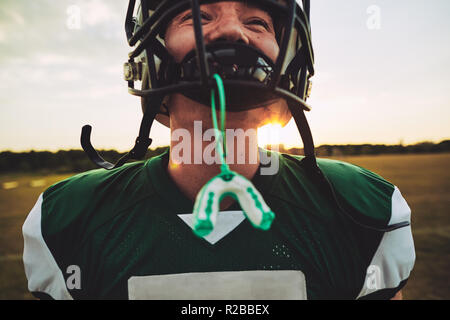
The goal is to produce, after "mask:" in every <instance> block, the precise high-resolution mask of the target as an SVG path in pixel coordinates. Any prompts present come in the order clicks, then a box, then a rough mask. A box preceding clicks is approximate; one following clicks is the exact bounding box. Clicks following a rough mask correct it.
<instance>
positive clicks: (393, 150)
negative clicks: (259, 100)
mask: <svg viewBox="0 0 450 320" xmlns="http://www.w3.org/2000/svg"><path fill="white" fill-rule="evenodd" d="M274 147H275V146H270V145H269V146H266V148H267V149H275V148H274ZM277 147H278V149H276V150H278V151H280V152H283V153H289V154H295V155H302V154H303V149H302V148H290V149H287V148H285V146H284V145H282V144H280V145H278V146H277ZM166 149H167V147H160V148H156V149H151V150H148V151H147V154H146V157H145V159H149V158H151V157H154V156H157V155H159V154H161V153H163V152H164V151H165V150H166ZM440 152H450V140H444V141H442V142H440V143H432V142H421V143H417V144H413V145H407V146H404V145H402V144H399V145H383V144H382V145H373V144H361V145H321V146H319V147H316V154H317V156H318V157H333V156H354V155H378V154H411V153H440ZM99 154H100V155H101V156H102V157H104V158H105V159H106V160H108V161H110V162H112V163H115V162H116V161H117V160H118V159H119V158H120V157H122V156H123V155H125V153H120V152H117V151H115V150H103V151H99ZM96 168H97V167H96V166H95V165H94V164H93V163H92V162H91V161H90V160H89V158H88V157H87V155H86V154H85V153H84V151H83V150H60V151H58V152H50V151H29V152H11V151H4V152H1V153H0V173H10V172H39V173H43V174H45V173H72V172H74V173H76V172H84V171H88V170H91V169H96Z"/></svg>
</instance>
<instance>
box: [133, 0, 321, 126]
mask: <svg viewBox="0 0 450 320" xmlns="http://www.w3.org/2000/svg"><path fill="white" fill-rule="evenodd" d="M194 2H197V3H198V2H200V3H199V4H200V5H202V4H207V3H213V2H218V1H190V0H181V1H171V0H162V1H151V0H150V1H149V0H142V1H140V5H139V8H138V10H137V17H136V18H133V17H132V15H131V13H132V12H133V11H134V6H135V1H133V0H131V1H130V7H129V11H128V14H127V21H126V29H127V35H128V41H129V44H130V45H131V46H134V51H133V52H131V53H130V59H129V61H128V62H127V63H126V66H127V68H126V69H141V70H142V72H141V73H139V72H136V74H137V76H136V77H134V78H133V77H130V76H129V75H128V77H126V80H127V81H128V83H129V92H130V93H131V94H134V95H138V96H140V97H142V108H143V111H144V112H145V111H146V110H147V109H149V108H153V109H154V108H156V109H158V112H159V113H164V111H163V108H162V105H163V104H164V98H165V97H167V96H168V95H170V94H172V93H181V94H183V95H185V96H186V97H188V98H190V99H193V100H195V101H197V102H200V103H201V104H204V105H208V104H209V99H210V98H209V95H210V88H211V87H212V86H213V82H212V81H211V78H212V74H214V73H218V74H219V75H220V76H221V77H222V78H223V80H224V84H225V89H226V90H225V91H226V94H227V97H226V98H227V99H226V100H227V111H231V112H233V111H242V110H248V109H252V108H257V107H259V106H261V105H264V104H267V103H268V102H269V101H274V100H276V99H280V98H284V99H286V100H287V101H288V103H289V102H290V103H291V104H296V105H297V107H300V108H302V109H305V110H309V109H310V108H309V106H308V105H307V104H306V102H305V100H306V98H307V96H306V93H307V87H308V85H307V83H308V81H309V77H310V76H312V75H313V73H314V69H313V51H312V45H311V40H310V27H309V19H308V17H307V14H306V13H305V12H304V11H303V9H304V8H302V7H304V6H305V2H308V3H309V1H303V4H302V7H301V6H300V5H298V4H297V3H296V1H295V0H294V1H293V0H289V1H276V0H258V1H249V0H247V1H244V2H246V3H249V4H253V5H255V6H257V7H261V8H262V9H263V10H265V11H266V12H271V15H272V17H275V18H274V19H275V20H276V21H275V25H276V31H277V34H276V37H277V40H278V45H279V47H280V51H279V54H278V59H277V61H271V60H270V59H268V58H267V56H266V55H265V54H264V53H263V52H262V51H261V50H258V49H257V48H254V47H252V46H249V45H246V44H242V43H239V42H234V43H233V42H229V41H228V42H223V43H205V41H204V39H203V33H202V31H201V30H200V31H199V30H196V31H195V37H196V47H195V50H194V51H192V52H190V53H188V54H187V55H186V56H185V59H183V61H181V62H180V63H177V62H175V60H174V58H173V57H172V56H171V55H170V54H169V52H168V50H167V48H166V47H165V42H164V40H163V36H164V31H165V28H166V26H167V25H168V23H169V22H170V21H171V20H172V19H173V18H174V17H175V16H176V15H178V14H180V13H181V12H183V11H186V10H192V11H193V16H194V17H193V19H194V28H195V19H196V17H195V12H194V10H195V8H194V7H193V3H194ZM197 5H198V4H197ZM308 7H309V4H308ZM197 9H198V8H197ZM308 10H309V9H308ZM197 18H198V20H200V19H201V18H200V17H199V14H198V17H197ZM199 24H200V29H201V28H202V27H201V23H199ZM130 79H132V80H140V82H141V88H140V89H135V83H134V81H132V80H130ZM243 92H245V93H246V94H245V95H243ZM237 93H239V94H237ZM256 97H257V98H256ZM157 119H158V118H157Z"/></svg>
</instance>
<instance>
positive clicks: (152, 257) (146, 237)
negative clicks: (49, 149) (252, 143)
mask: <svg viewBox="0 0 450 320" xmlns="http://www.w3.org/2000/svg"><path fill="white" fill-rule="evenodd" d="M279 160H280V167H279V172H278V173H277V174H276V175H273V176H261V175H256V176H255V177H254V179H253V181H252V182H253V183H254V185H255V186H256V188H257V189H258V190H259V191H260V192H261V194H262V196H263V197H264V199H265V200H266V202H267V203H268V205H269V206H270V207H271V208H272V210H273V211H274V212H275V214H276V218H275V220H274V222H273V224H272V227H271V229H270V230H268V231H261V230H257V229H255V228H253V227H252V226H251V224H250V223H249V222H248V221H247V220H244V221H243V222H242V223H241V224H239V225H238V226H237V227H236V228H235V229H234V230H233V231H231V232H230V233H229V234H227V235H226V236H225V237H224V238H222V239H221V240H220V241H218V242H217V243H215V244H214V245H212V244H210V243H209V242H207V241H206V240H205V239H202V238H198V237H197V236H195V235H194V233H193V232H192V230H191V229H190V227H189V226H188V225H187V224H185V223H184V222H183V221H182V220H181V219H180V218H179V217H178V214H186V213H192V208H193V202H192V201H191V200H189V199H187V198H186V197H185V196H184V195H183V194H182V193H181V192H180V190H179V189H178V188H177V187H176V185H175V183H174V182H173V181H172V180H171V179H170V177H169V175H168V173H167V169H166V168H167V163H168V152H166V153H164V154H162V155H161V156H158V157H154V158H152V159H150V160H148V161H140V162H134V163H130V164H126V165H124V166H123V167H121V168H117V169H114V170H111V171H106V170H103V169H100V170H93V171H90V172H86V173H83V174H80V175H76V176H74V177H71V178H69V179H67V180H64V181H62V182H60V183H58V184H55V185H53V186H52V187H50V188H49V189H48V190H46V191H45V193H44V203H43V206H42V234H43V237H44V240H45V242H46V244H47V246H48V247H49V249H50V251H51V252H52V254H53V256H54V258H55V260H56V262H57V264H58V266H59V267H60V269H61V270H62V272H63V274H64V270H66V269H67V267H68V266H70V265H78V266H79V267H80V270H81V289H73V290H70V294H71V295H72V296H73V297H74V298H79V299H96V298H97V299H98V298H102V299H127V297H128V290H127V281H128V279H129V278H130V277H132V276H147V275H163V274H174V273H188V272H216V271H247V270H301V271H302V272H303V273H304V274H305V277H306V286H307V295H308V298H309V299H330V298H334V299H353V298H355V297H356V296H357V295H358V293H359V291H360V289H361V287H362V285H363V282H364V279H365V275H366V269H367V267H368V265H369V263H370V261H371V258H372V257H373V254H374V252H375V251H376V249H377V246H378V244H379V243H380V240H381V237H382V235H383V234H382V233H381V232H376V231H371V230H368V229H366V228H363V227H361V226H359V225H357V224H355V223H354V222H352V221H351V220H350V219H349V218H348V217H347V216H345V215H343V214H342V213H341V212H339V211H338V210H337V208H336V206H335V204H334V202H332V201H331V199H329V198H328V197H326V196H325V195H323V194H322V193H321V192H320V189H319V188H318V186H317V185H316V184H315V182H314V181H312V180H311V179H310V177H309V176H308V174H307V173H306V172H305V169H304V168H303V165H302V162H301V161H302V157H293V156H287V155H282V154H281V155H279ZM319 166H320V167H321V168H322V170H323V171H324V172H325V174H326V175H327V176H328V178H329V179H330V180H331V181H332V183H333V184H334V185H335V186H338V189H337V191H338V194H339V195H340V196H341V197H342V198H343V199H344V200H345V205H346V207H347V208H350V210H351V212H352V215H354V216H357V217H361V219H363V220H364V221H366V222H369V223H375V224H380V225H381V224H384V225H386V224H387V223H388V221H389V218H390V204H389V203H390V197H391V195H392V193H391V190H393V186H392V185H391V184H390V183H388V182H386V181H385V180H383V179H381V178H380V177H378V176H376V175H374V174H372V173H370V172H369V171H367V170H364V169H362V168H359V167H356V166H353V165H349V164H345V163H343V162H338V161H331V160H319ZM352 190H353V191H352ZM389 193H390V194H389ZM371 208H372V209H371ZM237 209H239V206H238V204H234V205H233V206H232V207H231V208H229V210H237ZM64 276H65V277H67V276H68V275H66V274H64Z"/></svg>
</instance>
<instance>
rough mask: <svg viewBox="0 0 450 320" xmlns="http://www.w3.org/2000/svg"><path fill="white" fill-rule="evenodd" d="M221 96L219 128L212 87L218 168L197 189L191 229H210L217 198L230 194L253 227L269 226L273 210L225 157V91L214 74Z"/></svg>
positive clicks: (202, 232) (199, 232) (197, 231)
mask: <svg viewBox="0 0 450 320" xmlns="http://www.w3.org/2000/svg"><path fill="white" fill-rule="evenodd" d="M214 79H215V80H216V84H217V89H218V94H219V99H220V118H221V126H220V130H219V128H218V124H217V116H216V106H215V90H214V89H212V90H211V111H212V121H213V125H214V131H215V142H216V151H217V152H218V154H219V157H220V161H221V167H220V170H221V172H220V173H219V174H218V175H217V176H215V177H213V178H212V179H211V180H209V181H208V182H207V183H206V184H205V185H204V186H203V187H202V189H201V190H200V191H199V193H198V195H197V198H196V200H195V205H194V233H195V234H196V235H198V236H199V237H204V236H206V235H208V234H209V233H211V231H212V230H213V229H214V226H215V224H216V221H217V215H218V213H219V211H220V202H221V201H222V199H223V198H225V197H227V196H231V197H232V198H234V199H235V200H236V201H238V202H239V204H240V205H241V208H242V210H243V211H244V213H245V216H246V217H247V219H249V220H250V222H251V224H252V225H253V226H254V227H255V228H259V229H262V230H268V229H269V228H270V226H271V224H272V221H273V219H274V218H275V214H274V213H273V212H272V210H271V209H270V208H269V207H268V206H267V204H266V202H265V201H264V199H263V197H262V196H261V194H260V193H259V191H258V190H257V189H256V188H255V186H254V185H253V184H252V183H251V182H250V181H249V180H248V179H247V178H245V177H244V176H242V175H240V174H238V173H237V172H234V171H232V170H231V169H230V167H229V166H228V164H227V163H226V161H225V154H226V143H225V141H224V140H225V114H226V112H225V91H224V87H223V82H222V79H221V78H220V76H219V75H217V74H214Z"/></svg>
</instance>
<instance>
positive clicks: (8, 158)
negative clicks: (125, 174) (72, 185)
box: [0, 147, 167, 174]
mask: <svg viewBox="0 0 450 320" xmlns="http://www.w3.org/2000/svg"><path fill="white" fill-rule="evenodd" d="M166 149H167V147H161V148H156V149H151V150H148V151H147V154H146V156H145V159H149V158H151V157H154V156H157V155H159V154H161V153H163V152H164V150H166ZM99 154H100V155H101V156H102V157H103V158H104V159H106V160H107V161H110V162H112V163H115V162H116V161H117V160H119V159H120V158H121V157H122V156H124V155H125V154H126V152H123V153H120V152H117V151H115V150H103V151H99ZM97 168H98V167H97V166H96V165H94V164H93V163H92V161H91V160H89V158H88V156H87V155H86V154H85V153H84V151H83V150H60V151H58V152H50V151H29V152H11V151H4V152H1V153H0V173H6V172H8V173H9V172H39V173H43V174H46V173H72V172H75V173H76V172H84V171H88V170H91V169H97Z"/></svg>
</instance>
